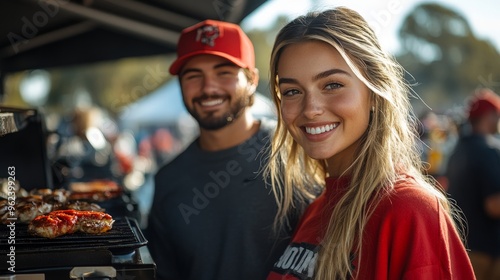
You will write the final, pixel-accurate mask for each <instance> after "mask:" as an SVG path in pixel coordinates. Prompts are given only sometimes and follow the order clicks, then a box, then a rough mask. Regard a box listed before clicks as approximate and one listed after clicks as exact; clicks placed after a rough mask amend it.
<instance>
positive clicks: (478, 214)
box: [446, 89, 500, 280]
mask: <svg viewBox="0 0 500 280" xmlns="http://www.w3.org/2000/svg"><path fill="white" fill-rule="evenodd" d="M467 115H468V117H467V120H468V124H469V129H470V131H469V133H464V134H463V135H461V137H460V139H459V141H458V143H457V145H456V146H455V149H454V151H453V153H452V155H451V157H450V160H449V161H448V166H447V168H446V170H447V173H446V176H447V178H448V182H449V188H448V191H449V193H450V195H451V197H452V198H453V199H455V200H456V201H457V204H458V206H459V207H460V208H461V209H462V211H463V214H464V215H465V218H466V221H467V223H468V234H467V245H468V247H469V248H470V252H469V256H470V259H471V262H472V266H473V267H474V271H475V273H476V277H477V279H478V280H486V279H487V280H493V279H500V140H499V139H498V138H497V137H496V134H497V133H498V120H499V117H500V97H499V96H498V95H497V94H495V93H494V92H493V91H491V90H489V89H480V90H478V91H476V92H475V93H474V94H473V96H472V98H471V99H470V100H469V102H468V104H467Z"/></svg>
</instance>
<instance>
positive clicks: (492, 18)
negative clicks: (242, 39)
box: [242, 0, 500, 54]
mask: <svg viewBox="0 0 500 280" xmlns="http://www.w3.org/2000/svg"><path fill="white" fill-rule="evenodd" d="M422 3H437V4H441V5H443V6H446V7H448V8H450V9H453V10H455V11H457V12H458V13H460V14H462V15H463V16H464V17H465V18H466V19H467V21H468V22H469V24H470V25H471V28H472V30H473V32H474V34H475V35H476V37H478V38H480V39H484V40H488V41H490V42H491V43H493V45H494V46H495V47H496V48H497V50H499V51H500V30H499V27H500V14H499V11H500V1H498V0H475V1H471V0H434V1H432V0H429V1H422V0H371V1H370V0H357V1H354V0H268V1H267V2H266V3H264V4H263V5H262V6H260V7H259V8H258V9H257V10H255V11H254V12H253V13H252V14H250V15H249V16H248V17H247V18H245V19H244V21H243V22H242V27H243V29H245V30H250V29H254V28H265V27H266V26H268V25H270V24H272V23H273V22H274V20H275V19H276V18H277V17H278V16H279V15H287V16H289V17H290V18H294V17H296V16H299V15H302V14H305V13H306V12H307V11H310V10H322V9H326V8H328V7H335V6H346V7H349V8H352V9H354V10H356V11H357V12H358V13H360V14H361V15H362V16H363V17H364V18H365V19H366V20H367V21H368V22H369V23H370V26H371V27H372V28H373V29H374V30H375V32H376V33H377V36H378V38H379V41H380V43H381V45H382V47H383V48H385V49H386V50H388V51H389V52H391V53H393V54H397V52H398V51H399V49H400V46H399V40H398V30H399V28H400V26H401V24H402V22H403V20H404V18H405V17H406V15H408V14H409V13H410V12H411V11H412V9H413V8H414V7H416V6H417V5H419V4H422Z"/></svg>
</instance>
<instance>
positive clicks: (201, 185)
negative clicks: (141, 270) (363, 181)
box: [146, 20, 301, 280]
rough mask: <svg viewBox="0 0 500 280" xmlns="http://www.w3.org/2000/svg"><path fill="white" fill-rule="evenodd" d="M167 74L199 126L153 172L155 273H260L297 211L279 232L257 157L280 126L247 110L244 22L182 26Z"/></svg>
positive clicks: (251, 75) (203, 277) (249, 55)
mask: <svg viewBox="0 0 500 280" xmlns="http://www.w3.org/2000/svg"><path fill="white" fill-rule="evenodd" d="M169 71H170V73H171V74H172V75H178V78H179V82H180V86H181V91H182V97H183V101H184V105H185V106H186V108H187V110H188V111H189V113H190V114H191V115H192V116H193V117H194V118H195V119H196V121H197V122H198V125H199V132H200V133H199V137H198V138H197V139H195V140H194V141H193V142H192V143H191V144H190V145H189V146H188V147H187V148H186V149H185V150H184V151H183V152H182V153H181V154H179V155H178V156H177V157H176V158H175V159H173V160H172V161H170V162H169V163H168V164H166V165H165V166H163V167H161V168H160V169H159V170H158V172H157V174H156V175H155V179H154V185H155V192H154V198H153V204H152V208H151V211H150V214H149V220H148V228H147V230H146V231H147V236H148V240H149V243H148V244H149V245H150V246H149V248H150V250H151V255H152V257H153V259H154V261H155V262H156V265H157V272H158V273H157V276H158V278H157V279H159V280H160V279H193V280H195V279H196V280H213V279H221V280H223V279H228V280H233V279H238V280H244V279H249V280H250V279H251V280H255V279H264V278H265V276H266V275H267V273H268V271H269V270H270V269H271V267H272V265H273V264H274V263H275V262H276V261H277V258H278V256H279V255H280V254H281V253H282V251H283V250H284V248H285V247H286V245H287V243H288V241H289V238H290V236H291V231H292V229H293V226H294V225H295V224H296V222H297V220H298V214H292V215H290V216H289V217H288V218H289V219H288V221H287V222H288V223H287V226H285V227H282V228H281V229H276V230H273V219H274V216H275V215H276V211H277V208H278V206H277V204H276V201H275V199H274V196H273V194H272V191H271V187H270V186H269V185H267V184H266V180H265V178H264V177H263V176H262V172H261V164H263V163H265V161H266V159H267V156H266V155H265V154H264V153H263V152H262V150H264V149H265V146H266V145H268V143H269V138H270V135H271V134H272V133H273V131H274V129H275V124H276V123H275V120H274V121H272V120H270V119H260V120H257V119H254V117H253V116H252V115H251V113H250V110H249V109H250V106H252V104H253V101H254V96H255V95H254V94H255V90H256V86H257V83H258V78H259V76H258V71H257V69H256V68H255V57H254V49H253V45H252V43H251V41H250V39H249V38H248V37H247V36H246V35H245V34H244V33H243V31H242V30H241V29H240V27H239V26H238V25H235V24H232V23H228V22H221V21H215V20H206V21H203V22H200V23H198V24H196V25H194V26H191V27H189V28H187V29H185V30H184V31H183V32H182V34H181V36H180V39H179V42H178V45H177V59H176V60H175V61H174V62H173V64H172V65H171V67H170V69H169ZM297 201H299V200H297ZM295 206H296V209H297V210H298V211H299V210H300V206H301V204H300V201H299V202H297V204H296V205H295ZM297 213H298V212H297Z"/></svg>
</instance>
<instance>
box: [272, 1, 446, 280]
mask: <svg viewBox="0 0 500 280" xmlns="http://www.w3.org/2000/svg"><path fill="white" fill-rule="evenodd" d="M305 41H320V42H324V43H326V44H329V45H331V46H332V47H333V48H335V49H336V50H337V51H338V52H339V53H340V54H341V55H342V57H343V59H344V60H345V61H346V62H347V64H348V65H349V67H350V68H351V70H352V71H353V72H354V73H355V75H356V76H357V77H358V78H359V79H360V80H361V81H362V82H363V83H364V84H365V85H366V86H367V87H368V88H369V89H370V91H371V92H372V95H373V96H372V98H373V99H372V100H373V101H374V103H373V104H374V111H373V112H372V116H371V122H370V125H369V127H368V129H367V131H366V132H365V133H364V135H363V137H362V142H361V145H360V147H359V149H358V151H357V152H358V153H357V156H356V158H355V160H354V162H352V164H351V165H350V167H349V169H348V170H347V171H346V173H347V174H348V175H349V177H351V178H352V180H351V181H350V185H349V186H348V188H347V191H346V193H345V194H344V195H343V197H342V198H341V199H340V201H339V202H338V203H337V204H336V205H335V207H334V208H333V214H332V216H331V218H330V221H329V223H328V225H325V226H326V232H325V236H324V238H323V241H322V243H321V248H320V251H319V257H318V262H317V264H316V270H315V271H316V272H315V277H314V278H315V279H345V278H346V277H352V276H353V271H352V268H351V261H352V260H351V259H350V256H351V254H352V253H355V255H357V256H358V257H359V259H360V256H361V253H362V249H363V248H361V247H360V244H361V242H357V241H360V240H361V236H362V233H363V229H364V227H365V225H366V222H367V220H368V218H369V216H370V214H371V212H372V211H373V209H374V207H375V206H376V202H377V201H378V199H377V197H379V196H382V195H386V194H387V193H390V192H391V191H392V189H393V185H394V183H395V182H396V181H397V180H398V176H399V175H400V174H403V173H404V174H409V175H411V176H413V177H414V178H415V179H416V180H417V181H418V182H419V184H420V185H422V186H423V187H424V188H427V189H428V190H430V191H432V192H434V193H435V194H436V196H437V197H438V198H439V199H440V201H441V203H442V205H443V206H444V207H445V209H447V210H448V211H449V209H450V207H449V204H448V200H447V198H446V196H445V195H444V194H443V193H442V192H440V191H439V189H438V188H437V187H435V185H434V183H433V182H431V180H430V179H429V178H427V176H424V175H423V174H422V173H421V168H422V166H421V161H420V151H419V150H418V145H416V141H417V139H418V137H417V132H416V128H417V125H416V124H417V123H416V122H417V119H416V118H415V117H414V114H413V113H412V111H411V105H410V97H411V96H412V91H411V89H410V87H409V86H408V84H407V83H406V82H405V80H404V70H403V69H402V67H401V66H400V65H399V64H398V63H397V62H396V61H395V60H394V58H393V57H392V56H390V55H388V54H387V53H385V52H384V51H383V50H382V49H381V47H380V45H379V43H378V41H377V38H376V36H375V34H374V32H373V30H372V29H371V28H370V27H369V26H368V24H367V22H366V21H365V20H364V19H363V18H362V17H361V16H360V15H359V14H358V13H356V12H355V11H353V10H350V9H348V8H344V7H339V8H336V9H331V10H326V11H323V12H311V13H308V14H307V15H305V16H301V17H298V18H296V19H295V20H293V21H291V22H290V23H288V24H287V25H286V26H285V27H283V28H282V29H281V31H280V32H279V34H278V35H277V37H276V41H275V43H274V47H273V50H272V55H271V65H270V66H271V67H270V69H271V78H270V81H271V91H272V93H273V99H274V103H275V105H276V107H277V111H278V112H281V102H280V99H281V93H280V91H279V87H278V84H277V79H278V76H279V73H278V72H277V65H278V62H279V59H280V55H281V54H282V52H283V50H284V49H285V48H286V47H287V46H289V45H292V44H295V43H300V42H305ZM266 172H267V174H268V175H269V176H270V177H271V180H272V181H271V183H272V186H273V191H274V194H275V196H276V200H277V202H278V204H279V211H278V214H277V219H276V221H277V224H281V223H283V222H284V221H285V220H286V215H287V213H288V211H290V210H291V209H292V208H293V207H294V206H295V204H294V202H295V201H294V199H293V197H294V195H293V194H294V193H295V194H298V195H299V197H301V198H302V199H308V198H311V197H313V196H314V189H313V188H312V187H313V186H324V183H325V182H324V180H325V177H326V176H328V174H327V170H326V164H325V161H321V160H315V159H312V158H310V157H308V156H307V155H306V154H305V152H304V150H303V149H302V147H301V146H300V145H298V144H297V142H295V141H294V139H293V138H292V136H291V135H290V134H289V133H288V131H287V129H286V127H285V126H284V122H283V120H282V117H281V115H280V114H278V126H277V128H276V133H275V135H274V137H273V139H272V145H271V159H270V161H269V164H268V166H267V168H266ZM347 174H346V175H347ZM374 198H375V199H374Z"/></svg>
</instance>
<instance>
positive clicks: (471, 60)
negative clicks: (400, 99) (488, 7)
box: [398, 3, 500, 109]
mask: <svg viewBox="0 0 500 280" xmlns="http://www.w3.org/2000/svg"><path fill="white" fill-rule="evenodd" d="M399 36H400V39H401V43H402V49H403V51H402V53H401V54H400V55H399V56H398V60H399V61H400V63H401V64H402V65H403V66H404V67H405V68H406V70H407V71H408V72H409V74H411V75H412V76H413V77H414V81H415V82H416V83H417V84H419V86H417V87H415V88H414V89H415V90H416V91H417V93H418V94H419V95H420V96H421V97H422V98H423V100H424V101H425V102H426V103H428V104H429V105H430V107H431V108H433V109H443V108H449V107H450V106H451V105H452V104H457V103H460V104H461V103H463V101H464V99H465V98H467V97H468V96H469V95H470V93H471V92H472V91H473V90H474V89H476V88H478V87H489V88H491V89H493V90H495V91H497V92H498V90H500V54H499V53H498V51H497V50H496V48H495V47H494V46H493V45H492V44H491V43H490V42H488V41H485V40H481V39H478V38H477V37H476V36H475V34H474V33H473V31H472V29H471V27H470V25H469V23H468V22H467V20H466V19H465V17H463V16H462V15H461V14H459V13H458V12H456V11H454V10H452V9H450V8H447V7H444V6H441V5H438V4H429V3H428V4H421V5H419V6H417V7H416V8H415V9H413V11H412V12H411V13H410V14H408V15H407V16H406V18H405V20H404V21H403V24H402V26H401V28H400V31H399ZM409 77H410V76H409ZM417 107H418V106H417Z"/></svg>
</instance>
